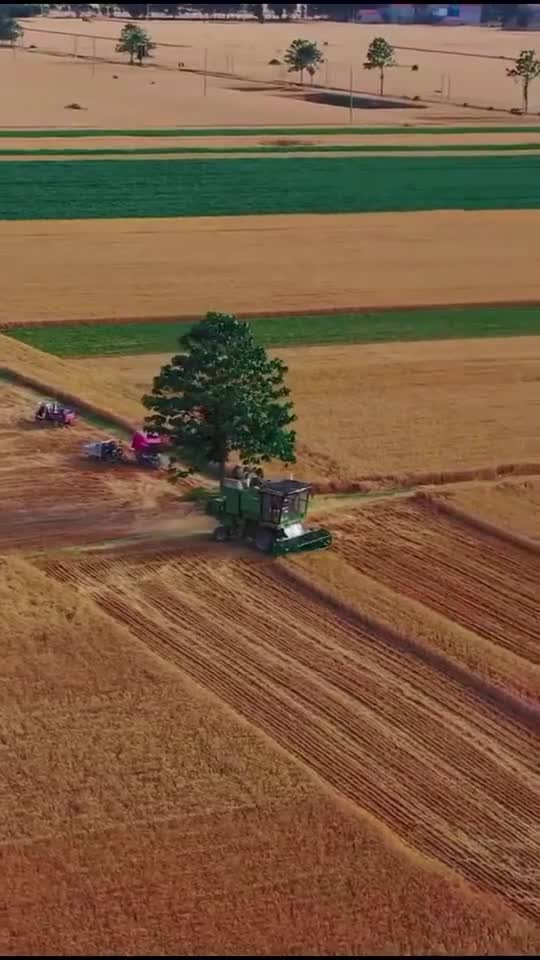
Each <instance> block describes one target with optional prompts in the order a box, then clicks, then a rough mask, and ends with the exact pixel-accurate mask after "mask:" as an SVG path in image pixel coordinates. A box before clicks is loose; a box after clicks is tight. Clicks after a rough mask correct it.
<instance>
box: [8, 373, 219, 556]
mask: <svg viewBox="0 0 540 960" xmlns="http://www.w3.org/2000/svg"><path fill="white" fill-rule="evenodd" d="M39 399H40V398H39V395H38V394H35V393H32V392H31V391H29V390H26V389H24V388H21V387H14V386H11V385H9V384H7V383H5V382H2V381H1V380H0V552H3V551H6V550H12V549H27V550H28V549H47V550H49V549H52V548H54V547H59V546H66V545H72V546H76V545H78V544H80V543H101V542H107V541H110V540H115V539H123V538H130V539H132V540H138V539H141V540H144V539H146V538H149V537H161V538H165V539H166V538H168V537H173V536H175V535H179V534H181V535H186V534H188V533H190V532H192V531H195V532H198V533H203V534H204V533H205V532H206V531H207V530H208V529H210V526H209V524H208V523H207V522H206V520H205V518H203V517H199V516H195V515H194V512H193V505H192V504H190V503H182V502H179V500H178V496H179V495H180V492H179V494H178V495H177V494H174V493H173V492H172V490H171V488H170V487H169V486H168V485H167V484H165V483H163V482H162V481H161V480H160V479H159V478H158V476H155V475H153V474H150V475H149V474H148V472H145V471H144V470H141V469H140V468H136V467H131V466H129V465H125V466H119V467H116V468H114V467H103V466H100V465H99V464H94V465H92V464H91V463H90V462H87V461H86V460H85V459H84V456H83V452H82V447H83V444H85V443H88V442H91V441H93V440H96V439H99V438H104V437H106V436H107V433H106V430H104V429H101V430H99V429H98V428H96V427H91V426H89V425H88V424H86V423H84V422H83V421H82V420H80V419H79V422H78V423H77V424H76V425H75V426H74V427H70V428H66V429H54V428H46V427H41V426H39V425H37V424H35V423H34V422H33V420H32V418H33V415H34V411H35V409H36V406H37V403H38V401H39Z"/></svg>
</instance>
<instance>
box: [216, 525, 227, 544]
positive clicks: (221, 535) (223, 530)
mask: <svg viewBox="0 0 540 960" xmlns="http://www.w3.org/2000/svg"><path fill="white" fill-rule="evenodd" d="M229 537H230V531H229V530H227V527H216V529H215V530H214V540H215V541H216V543H225V541H226V540H228V539H229Z"/></svg>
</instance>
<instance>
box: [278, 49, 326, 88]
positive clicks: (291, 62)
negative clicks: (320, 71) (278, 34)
mask: <svg viewBox="0 0 540 960" xmlns="http://www.w3.org/2000/svg"><path fill="white" fill-rule="evenodd" d="M283 59H284V61H285V63H286V64H288V67H289V73H299V74H300V83H303V82H304V71H305V70H307V72H308V73H309V75H310V76H311V77H313V75H314V73H315V71H316V70H317V68H318V67H319V66H320V64H321V63H324V57H323V55H322V53H321V51H320V50H319V47H318V46H317V44H316V43H315V41H314V40H293V42H292V43H291V45H290V47H289V49H288V50H287V51H286V53H285V56H284V57H283Z"/></svg>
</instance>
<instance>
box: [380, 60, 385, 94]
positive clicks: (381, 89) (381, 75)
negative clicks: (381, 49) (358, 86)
mask: <svg viewBox="0 0 540 960" xmlns="http://www.w3.org/2000/svg"><path fill="white" fill-rule="evenodd" d="M379 93H380V95H381V97H382V96H384V67H379Z"/></svg>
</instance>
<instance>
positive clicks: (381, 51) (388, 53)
mask: <svg viewBox="0 0 540 960" xmlns="http://www.w3.org/2000/svg"><path fill="white" fill-rule="evenodd" d="M395 63H396V61H395V59H394V48H393V47H392V46H391V44H389V43H388V41H387V40H385V39H384V37H375V39H374V40H372V41H371V43H370V45H369V47H368V52H367V55H366V60H365V63H364V69H365V70H378V71H379V93H380V95H381V97H382V96H383V94H384V71H385V70H386V68H387V67H393V66H395Z"/></svg>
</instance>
